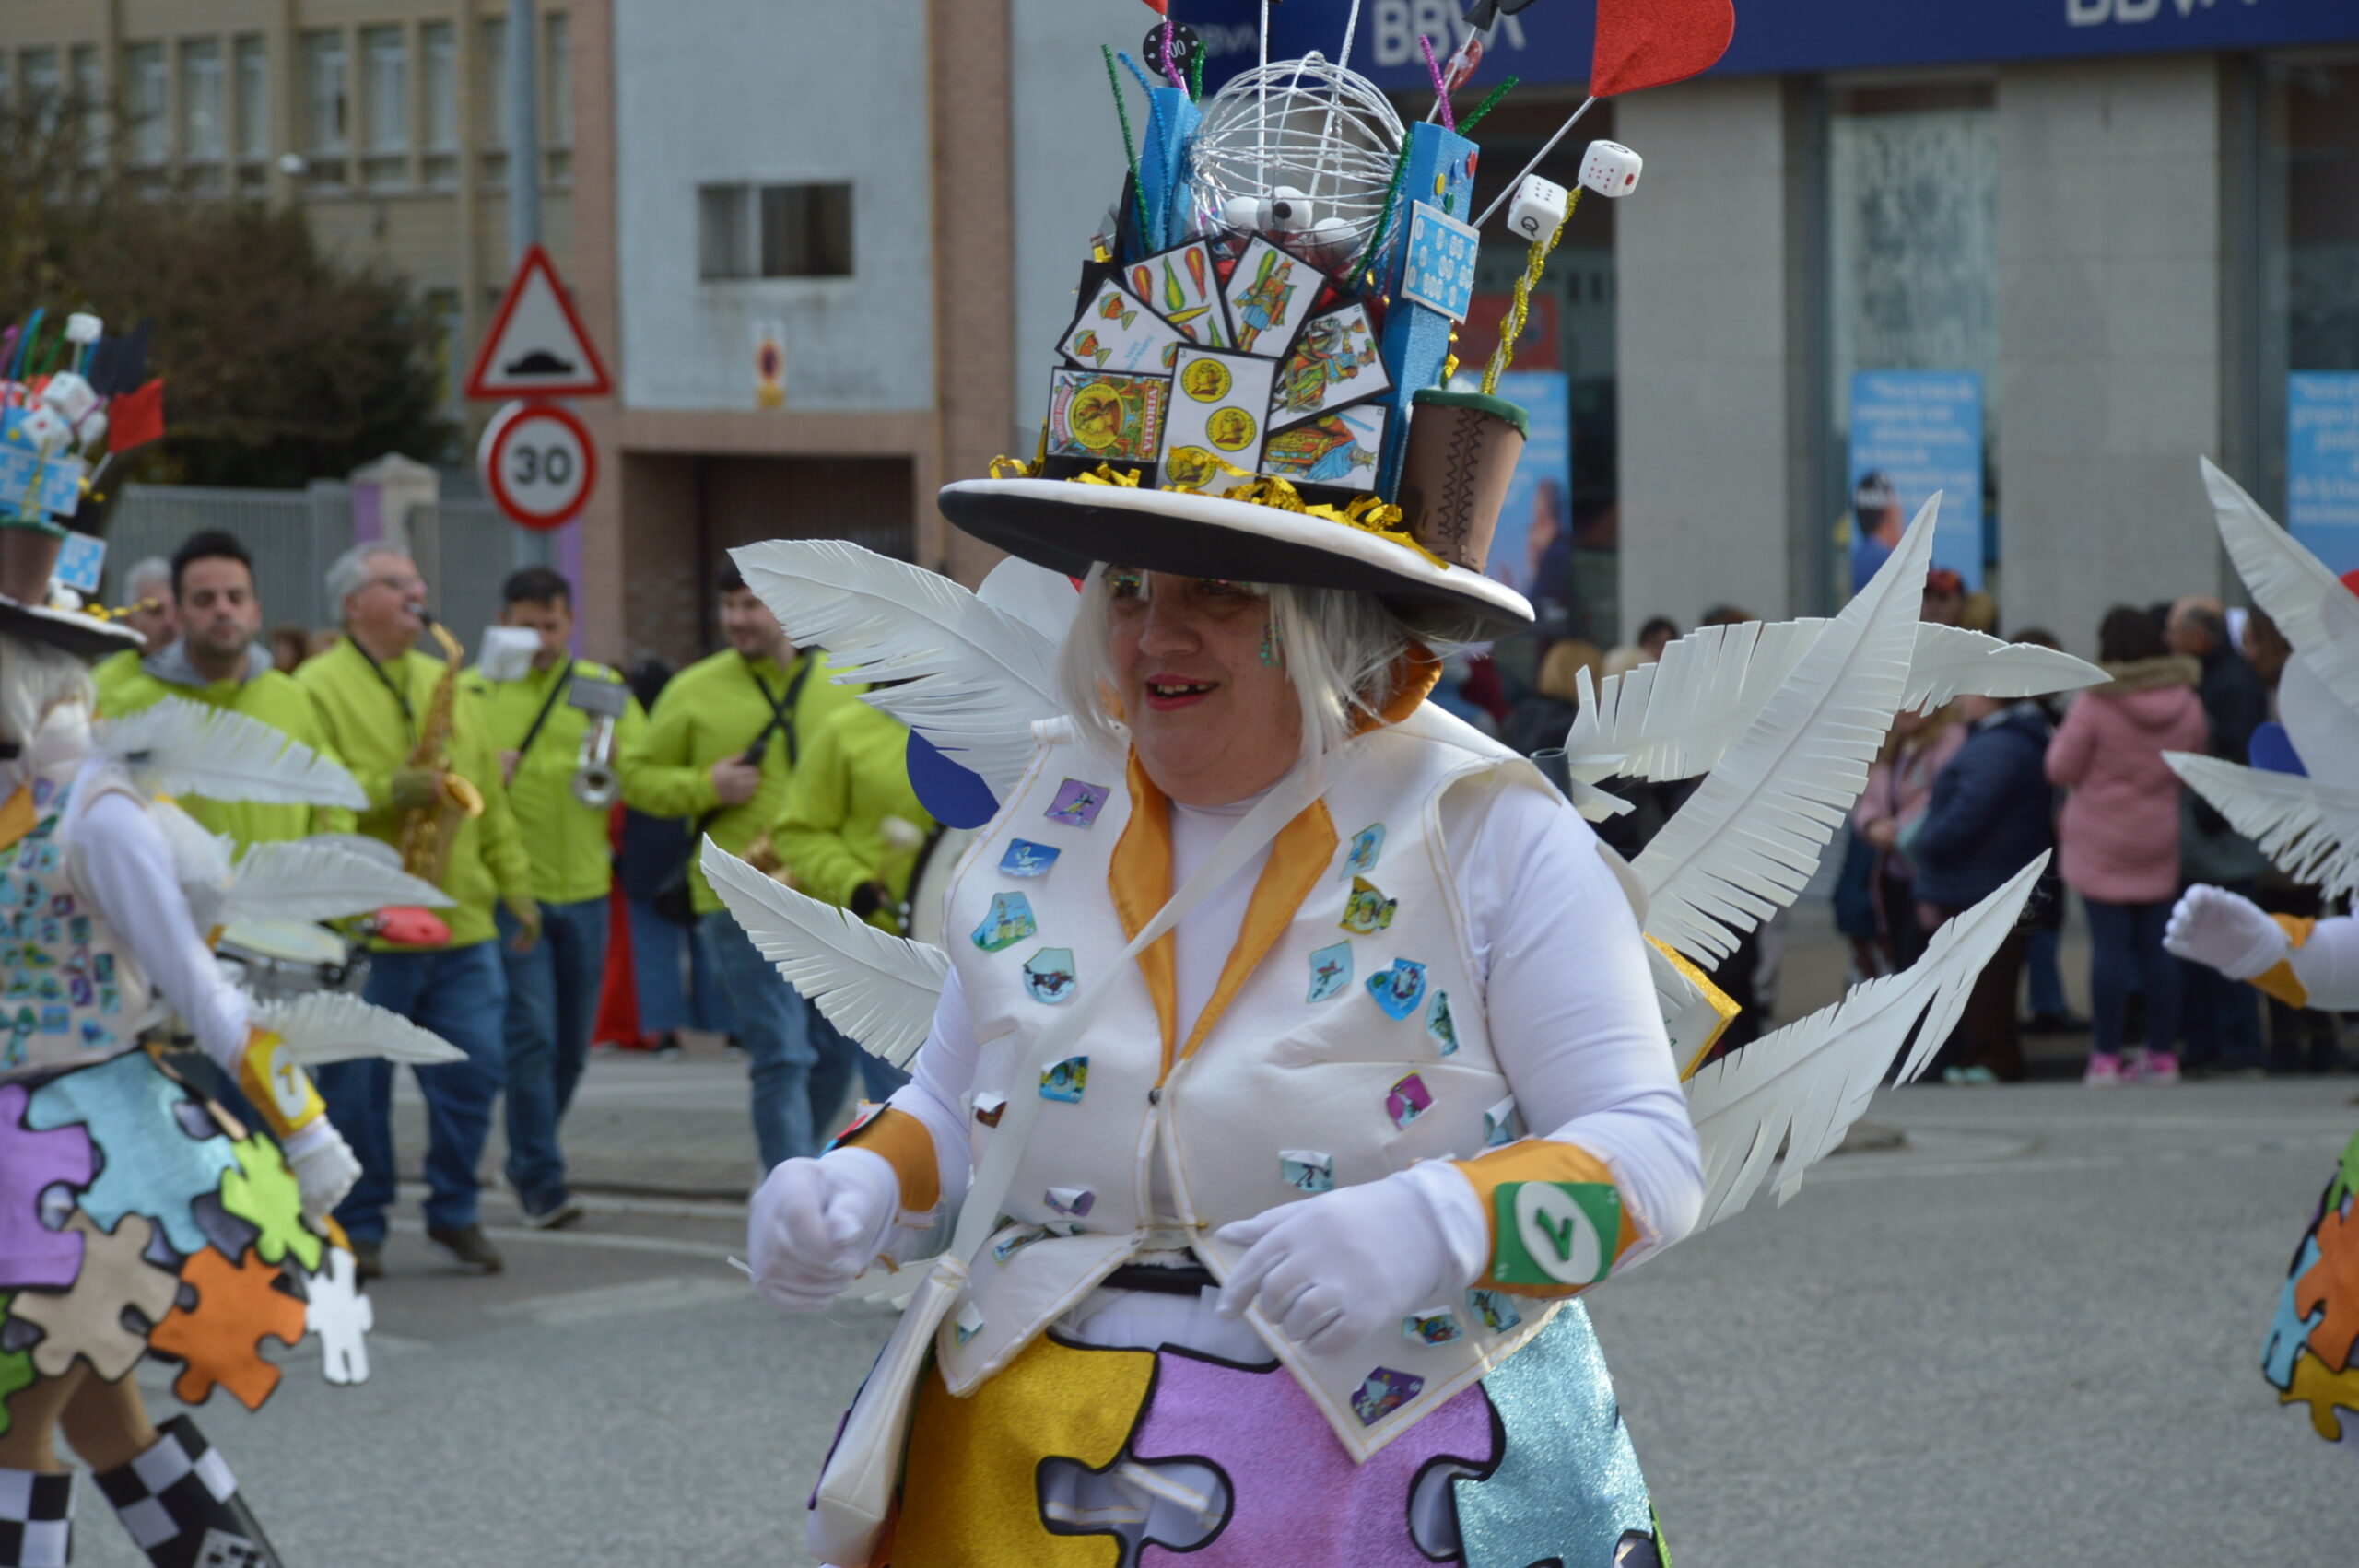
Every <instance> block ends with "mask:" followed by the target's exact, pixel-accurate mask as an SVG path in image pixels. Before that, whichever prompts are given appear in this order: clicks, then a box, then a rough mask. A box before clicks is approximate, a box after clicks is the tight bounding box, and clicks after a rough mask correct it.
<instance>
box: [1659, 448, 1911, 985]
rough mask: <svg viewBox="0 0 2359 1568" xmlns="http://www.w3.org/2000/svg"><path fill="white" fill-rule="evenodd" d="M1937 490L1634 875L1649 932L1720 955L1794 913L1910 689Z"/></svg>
mask: <svg viewBox="0 0 2359 1568" xmlns="http://www.w3.org/2000/svg"><path fill="white" fill-rule="evenodd" d="M1940 504H1941V497H1940V495H1939V494H1938V493H1937V494H1936V495H1935V496H1934V497H1933V498H1932V499H1931V500H1929V501H1927V502H1926V503H1925V505H1924V508H1923V509H1921V510H1920V511H1919V512H1918V514H1917V521H1915V522H1913V523H1911V524H1909V527H1908V532H1907V534H1906V535H1904V536H1903V537H1902V539H1901V542H1900V545H1899V547H1898V548H1897V549H1895V551H1893V553H1892V556H1891V558H1890V559H1888V560H1887V561H1885V562H1884V566H1883V568H1881V569H1880V570H1879V571H1878V572H1877V573H1876V575H1875V579H1874V580H1873V581H1872V582H1870V583H1869V584H1868V586H1867V588H1866V589H1865V591H1862V592H1861V593H1860V595H1859V596H1858V597H1857V598H1855V599H1853V600H1852V601H1851V603H1850V604H1849V605H1848V607H1846V608H1845V610H1844V612H1843V613H1842V614H1840V615H1837V617H1836V618H1835V620H1834V622H1833V623H1832V624H1831V625H1829V626H1827V627H1826V628H1825V631H1823V632H1822V633H1820V635H1819V637H1818V638H1817V640H1816V642H1815V643H1814V644H1813V646H1812V648H1811V649H1810V651H1809V652H1808V653H1807V654H1805V655H1803V657H1802V661H1801V662H1800V663H1799V664H1797V665H1795V667H1794V670H1793V673H1792V674H1791V675H1790V676H1788V677H1787V679H1786V682H1785V684H1784V685H1781V686H1780V687H1778V693H1777V695H1776V696H1773V697H1771V698H1770V699H1769V702H1768V704H1767V706H1766V707H1765V708H1762V710H1761V712H1760V713H1759V714H1758V715H1757V716H1756V717H1755V719H1754V720H1753V722H1752V723H1751V724H1750V725H1749V726H1747V727H1746V729H1745V731H1744V733H1743V737H1742V738H1740V739H1739V740H1738V742H1737V743H1736V744H1735V745H1734V746H1732V747H1731V748H1730V750H1729V753H1728V755H1726V756H1725V757H1724V758H1722V759H1721V761H1720V764H1719V766H1717V767H1715V768H1713V769H1712V772H1711V775H1710V777H1708V778H1706V779H1705V780H1704V782H1703V784H1702V785H1701V786H1700V787H1699V788H1698V789H1697V790H1696V793H1695V794H1694V795H1693V796H1692V797H1691V798H1690V799H1689V800H1688V802H1687V804H1686V805H1684V806H1683V807H1681V808H1680V810H1679V813H1678V814H1677V815H1675V816H1673V817H1672V819H1671V821H1670V822H1668V823H1666V824H1665V825H1663V829H1662V831H1661V833H1660V834H1658V835H1656V837H1655V840H1654V842H1653V843H1651V844H1649V846H1648V847H1647V849H1646V852H1645V853H1644V854H1642V855H1640V856H1639V857H1638V859H1637V862H1636V864H1635V866H1634V869H1635V870H1636V871H1637V873H1638V880H1639V881H1640V882H1641V883H1645V885H1646V889H1647V894H1648V897H1649V901H1650V906H1651V912H1650V913H1649V916H1648V919H1647V927H1646V930H1647V934H1648V935H1649V936H1652V937H1656V938H1659V939H1661V941H1663V942H1669V943H1670V944H1671V945H1672V946H1673V947H1676V948H1678V949H1679V950H1680V951H1682V952H1683V953H1686V954H1689V955H1690V956H1700V955H1709V956H1710V957H1712V958H1714V959H1719V958H1722V957H1725V956H1726V955H1727V954H1729V953H1730V952H1731V950H1732V949H1733V948H1734V947H1735V945H1736V942H1737V936H1738V933H1739V932H1741V931H1744V930H1751V929H1752V928H1753V927H1754V926H1755V925H1757V924H1759V923H1760V922H1761V921H1762V920H1764V919H1767V918H1768V917H1769V916H1770V915H1772V914H1775V913H1776V912H1777V911H1778V909H1780V908H1782V907H1785V906H1786V905H1788V904H1790V903H1792V902H1793V901H1794V899H1795V898H1796V897H1797V896H1799V895H1801V893H1802V888H1803V887H1804V885H1806V884H1807V883H1809V881H1810V878H1811V873H1812V872H1814V871H1815V870H1817V867H1818V859H1819V855H1820V853H1821V852H1822V851H1823V850H1824V849H1825V847H1826V842H1827V840H1828V839H1829V838H1831V837H1833V836H1834V834H1835V830H1836V829H1837V828H1838V827H1840V826H1841V825H1843V821H1844V819H1845V818H1846V817H1847V816H1848V814H1849V813H1850V810H1851V805H1852V802H1855V801H1857V800H1858V799H1859V796H1860V790H1863V789H1865V788H1866V787H1867V782H1868V765H1869V764H1870V763H1871V762H1872V760H1873V759H1874V757H1875V754H1876V750H1877V748H1878V747H1879V746H1880V745H1881V744H1882V743H1883V742H1884V731H1886V730H1888V729H1890V728H1891V725H1892V715H1893V712H1894V710H1895V709H1896V708H1898V707H1899V706H1900V698H1901V696H1902V693H1903V691H1904V689H1905V688H1906V686H1907V679H1908V661H1909V659H1910V657H1911V656H1912V654H1913V652H1914V649H1915V644H1916V626H1917V612H1918V609H1919V603H1920V602H1921V600H1922V597H1923V589H1924V580H1925V566H1926V562H1927V560H1928V558H1929V557H1930V556H1931V551H1932V547H1933V518H1934V514H1935V513H1936V511H1937V510H1938V509H1939V508H1940Z"/></svg>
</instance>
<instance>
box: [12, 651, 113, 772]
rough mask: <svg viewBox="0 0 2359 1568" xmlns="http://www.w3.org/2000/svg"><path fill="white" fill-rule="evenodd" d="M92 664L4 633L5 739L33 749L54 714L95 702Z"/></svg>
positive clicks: (66, 653) (87, 707)
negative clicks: (36, 739) (59, 710)
mask: <svg viewBox="0 0 2359 1568" xmlns="http://www.w3.org/2000/svg"><path fill="white" fill-rule="evenodd" d="M96 701H97V698H96V696H95V695H94V693H93V688H92V687H91V685H90V670H89V666H88V665H87V664H85V663H84V662H83V661H81V660H80V659H78V658H76V656H75V655H73V654H71V653H68V652H66V651H65V649H62V648H52V647H51V646H50V645H49V644H47V643H45V642H31V641H29V640H27V639H26V638H18V637H8V636H5V635H0V741H13V742H15V743H18V745H21V746H23V747H25V748H26V749H27V750H30V749H31V747H32V743H33V741H34V738H35V737H36V736H38V735H39V734H40V733H41V724H42V722H43V720H46V719H48V717H49V716H50V714H51V713H52V712H53V711H54V710H56V709H57V708H65V707H68V706H71V705H73V704H75V703H79V704H80V705H81V706H82V708H83V709H84V711H85V713H86V714H87V712H88V710H89V709H90V708H92V707H93V706H94V705H95V704H96Z"/></svg>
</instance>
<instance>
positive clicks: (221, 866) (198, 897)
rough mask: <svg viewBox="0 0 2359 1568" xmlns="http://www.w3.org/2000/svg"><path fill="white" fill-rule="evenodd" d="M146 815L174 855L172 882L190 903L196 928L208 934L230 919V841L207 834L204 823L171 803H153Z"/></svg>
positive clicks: (149, 804) (189, 906)
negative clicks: (227, 910) (228, 912)
mask: <svg viewBox="0 0 2359 1568" xmlns="http://www.w3.org/2000/svg"><path fill="white" fill-rule="evenodd" d="M147 815H148V820H149V821H150V822H153V823H154V824H155V825H156V830H157V831H158V832H159V833H161V834H162V835H163V836H164V844H165V847H166V848H170V850H171V852H172V880H173V881H174V882H176V883H180V887H181V895H182V897H184V898H186V899H187V900H188V912H189V918H190V919H193V920H194V921H195V922H196V929H197V930H200V931H209V930H213V928H214V927H216V926H218V925H221V924H223V923H224V922H225V921H226V920H227V919H228V916H227V915H226V913H225V912H224V911H225V910H226V909H227V907H228V902H229V898H228V895H229V851H230V849H231V848H233V846H232V845H231V842H230V840H229V838H228V837H225V836H223V835H221V834H217V833H210V832H207V831H206V830H205V825H204V824H203V823H200V822H198V821H197V820H196V819H195V818H194V817H193V816H191V815H189V814H188V813H186V812H184V811H182V810H181V808H180V807H178V806H176V805H174V804H173V803H172V802H170V801H150V802H148V803H147Z"/></svg>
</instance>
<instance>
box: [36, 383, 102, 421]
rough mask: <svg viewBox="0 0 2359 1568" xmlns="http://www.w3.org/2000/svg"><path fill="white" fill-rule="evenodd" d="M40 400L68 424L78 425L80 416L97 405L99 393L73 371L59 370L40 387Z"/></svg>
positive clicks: (80, 419)
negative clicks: (92, 389)
mask: <svg viewBox="0 0 2359 1568" xmlns="http://www.w3.org/2000/svg"><path fill="white" fill-rule="evenodd" d="M41 402H43V403H44V404H48V405H49V406H50V407H51V408H53V409H54V410H55V411H56V413H57V416H58V417H59V418H60V419H63V420H65V422H66V423H67V424H68V425H79V424H80V423H81V422H82V416H83V415H86V414H88V413H89V412H90V410H91V409H93V408H95V407H97V406H98V402H99V394H98V393H97V392H93V391H91V390H90V383H89V382H88V381H86V380H83V379H82V378H81V377H79V376H77V375H76V374H75V373H74V372H73V371H71V370H60V371H59V372H58V373H57V374H56V375H54V376H52V377H50V379H49V380H48V382H47V384H46V385H44V386H43V387H42V388H41Z"/></svg>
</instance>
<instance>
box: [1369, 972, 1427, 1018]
mask: <svg viewBox="0 0 2359 1568" xmlns="http://www.w3.org/2000/svg"><path fill="white" fill-rule="evenodd" d="M1367 994H1368V995H1370V996H1372V997H1374V998H1375V999H1376V1005H1377V1006H1379V1007H1380V1008H1382V1009H1384V1015H1385V1016H1386V1017H1387V1018H1390V1019H1391V1020H1393V1021H1394V1022H1395V1023H1398V1022H1399V1021H1400V1020H1402V1019H1403V1018H1406V1017H1408V1016H1409V1014H1411V1013H1413V1012H1416V1011H1417V1005H1418V1003H1420V1002H1422V1001H1424V1000H1426V966H1425V965H1422V964H1419V963H1417V962H1415V961H1414V959H1408V958H1396V959H1394V960H1393V961H1392V966H1391V968H1389V969H1380V970H1379V971H1378V972H1377V973H1375V974H1373V975H1370V976H1369V977H1367Z"/></svg>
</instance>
